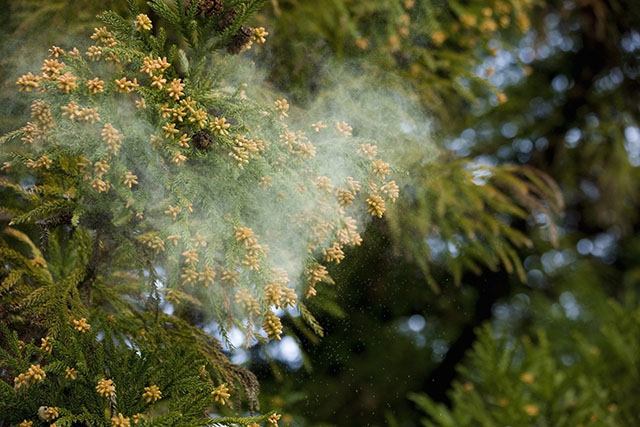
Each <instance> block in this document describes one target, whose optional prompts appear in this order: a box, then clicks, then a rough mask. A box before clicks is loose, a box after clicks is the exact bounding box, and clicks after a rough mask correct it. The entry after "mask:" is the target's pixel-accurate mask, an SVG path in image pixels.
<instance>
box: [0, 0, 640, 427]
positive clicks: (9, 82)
mask: <svg viewBox="0 0 640 427" xmlns="http://www.w3.org/2000/svg"><path fill="white" fill-rule="evenodd" d="M105 8H112V9H115V10H118V11H123V10H125V9H126V1H124V0H109V1H103V2H95V1H88V0H76V1H73V2H71V1H64V0H46V1H45V0H20V1H18V0H0V10H1V11H2V12H0V46H1V48H0V50H1V53H2V54H1V55H0V134H4V133H5V132H7V131H9V130H12V129H14V128H15V127H17V126H18V123H20V121H21V120H22V117H23V112H24V111H25V109H26V107H27V105H25V104H22V103H21V102H20V100H19V99H18V98H17V97H16V92H17V91H16V86H15V80H16V78H17V76H19V75H20V74H22V73H23V72H24V71H26V70H27V68H28V66H30V65H31V64H30V61H31V59H30V58H34V57H35V58H40V57H43V56H46V51H47V49H48V48H49V47H50V46H51V45H53V44H63V43H65V42H66V41H69V40H73V39H74V38H75V37H79V36H80V35H86V34H88V33H90V31H91V30H92V28H93V27H94V26H97V25H98V23H97V20H96V18H95V16H96V14H97V13H99V12H100V11H101V10H103V9H105ZM255 24H256V25H261V26H264V27H265V28H267V31H269V33H270V35H269V38H268V43H267V45H266V46H265V47H260V48H259V49H258V48H255V49H252V50H251V51H250V52H248V53H247V57H248V59H249V60H251V61H254V62H255V63H256V68H257V69H258V70H261V73H263V78H264V81H263V83H262V86H263V89H264V90H265V91H268V92H270V93H273V92H276V93H282V94H284V95H285V96H286V97H287V98H288V99H289V101H290V102H291V103H295V104H296V105H297V106H298V107H299V108H314V105H317V104H318V103H325V105H326V104H327V103H330V102H337V103H345V102H355V103H357V102H359V103H360V104H363V105H364V107H363V110H362V111H363V114H364V115H368V117H369V118H370V115H371V114H375V113H376V112H378V113H379V111H380V109H379V108H376V109H373V108H371V109H370V110H369V109H367V105H368V104H367V102H369V103H370V102H372V101H371V100H370V99H368V98H367V97H366V96H365V95H364V94H366V93H367V88H370V87H372V86H374V87H376V88H378V89H379V90H383V91H385V92H388V94H389V96H388V99H389V100H391V101H390V102H393V99H394V97H398V99H402V100H403V102H408V103H410V104H411V105H412V106H413V107H412V108H416V109H418V111H419V115H418V116H416V114H415V111H414V114H413V116H412V117H414V118H416V117H418V118H417V119H416V120H418V121H419V122H420V123H419V124H420V125H421V126H425V127H428V129H429V132H428V134H425V136H424V140H423V141H402V138H401V137H398V139H399V142H398V146H399V147H402V146H403V145H402V144H403V143H405V142H406V145H405V146H404V148H403V149H402V150H403V151H406V152H405V153H404V154H403V155H404V156H405V157H406V158H411V159H414V161H412V162H409V163H408V166H407V170H406V173H407V176H408V177H410V179H407V181H406V182H405V184H404V188H403V190H404V191H403V193H404V196H403V197H402V199H401V204H400V206H399V208H398V209H396V210H395V212H392V213H391V215H389V219H386V220H379V221H374V222H373V223H371V224H370V226H369V227H368V229H367V231H366V236H365V238H364V244H363V246H362V247H360V248H357V249H355V250H352V251H351V253H349V254H348V256H347V258H346V260H345V261H344V262H343V263H341V264H340V265H339V266H337V267H335V268H333V271H332V272H331V273H332V276H333V277H334V278H335V279H336V282H337V283H336V285H335V286H332V287H329V286H327V287H324V288H322V289H320V290H319V294H318V297H317V298H316V299H315V300H313V301H314V302H313V304H312V306H313V307H312V309H313V310H314V312H315V313H317V317H318V320H319V321H320V323H321V324H322V325H323V326H324V328H325V332H326V333H325V336H324V337H323V338H319V337H317V336H315V335H314V334H312V333H310V331H309V330H307V329H306V327H305V326H304V324H303V322H301V321H300V320H299V318H297V317H296V315H295V313H291V315H290V316H288V317H287V318H286V320H285V323H286V326H287V328H286V329H287V330H288V331H289V333H288V335H287V336H286V337H284V338H283V340H282V341H281V342H276V343H271V344H269V345H268V346H267V347H254V348H252V349H250V350H243V349H237V350H233V351H232V360H233V361H235V362H237V363H240V364H243V365H245V366H247V367H249V368H250V369H251V370H252V371H253V372H255V373H256V374H257V375H258V377H259V379H260V382H261V386H262V399H263V406H264V407H268V408H274V409H278V410H279V411H281V412H282V413H283V418H282V420H281V422H283V423H284V424H285V425H287V424H289V425H309V426H330V425H335V426H349V425H358V426H361V425H372V426H374V425H376V426H377V425H391V426H412V425H420V424H421V423H424V424H425V425H450V426H457V425H486V426H493V425H522V426H524V425H539V426H560V425H567V426H576V425H628V426H634V425H640V411H638V408H637V405H636V400H637V399H636V397H637V396H638V393H640V358H638V354H640V351H639V350H640V310H639V309H638V303H639V297H640V295H639V293H638V290H639V287H638V286H639V285H640V235H639V234H638V232H639V231H640V218H639V216H638V213H639V210H638V208H639V206H638V205H639V202H640V169H639V167H640V124H639V121H640V91H639V78H640V3H639V2H637V1H635V0H573V1H571V0H550V1H535V0H466V1H454V0H370V1H366V2H363V1H357V0H313V1H311V0H271V1H267V2H266V3H265V6H264V8H263V9H262V11H261V12H260V14H259V16H258V17H257V18H256V19H255ZM345 91H346V92H348V93H350V94H354V93H356V94H357V93H362V94H363V96H362V98H361V99H353V96H352V97H350V98H349V99H342V98H340V96H341V94H344V93H345ZM369 106H370V105H369ZM355 126H357V123H355V124H354V127H355ZM385 137H389V138H394V136H393V135H385ZM399 150H400V148H399ZM231 339H232V341H233V339H234V332H233V331H232V333H231ZM431 423H433V424H431Z"/></svg>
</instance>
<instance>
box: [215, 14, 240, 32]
mask: <svg viewBox="0 0 640 427" xmlns="http://www.w3.org/2000/svg"><path fill="white" fill-rule="evenodd" d="M236 16H238V12H236V10H235V9H228V10H225V11H224V12H222V14H221V15H220V18H218V23H217V24H216V30H218V31H224V30H226V29H227V28H229V27H230V26H231V24H233V21H235V20H236Z"/></svg>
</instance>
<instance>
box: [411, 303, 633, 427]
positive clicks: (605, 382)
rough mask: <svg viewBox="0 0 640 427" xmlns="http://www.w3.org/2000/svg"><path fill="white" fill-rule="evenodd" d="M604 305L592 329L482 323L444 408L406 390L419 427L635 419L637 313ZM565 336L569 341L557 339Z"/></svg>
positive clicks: (626, 421) (622, 422) (604, 422)
mask: <svg viewBox="0 0 640 427" xmlns="http://www.w3.org/2000/svg"><path fill="white" fill-rule="evenodd" d="M603 305H604V307H602V308H603V309H602V310H598V311H597V313H598V316H599V317H598V324H599V325H600V327H599V328H598V330H597V331H596V332H595V333H593V331H589V330H588V329H587V328H582V330H581V329H580V328H577V329H576V330H574V332H573V333H571V334H569V335H567V334H562V335H555V334H554V335H552V336H553V340H551V339H550V338H549V337H548V336H547V333H545V331H544V330H542V329H539V330H538V332H537V334H536V335H535V336H534V337H533V339H530V338H528V337H524V338H522V339H514V338H513V337H511V336H509V334H508V333H504V332H505V331H502V330H500V329H499V328H491V327H488V326H487V327H484V328H483V329H482V331H481V332H480V333H479V338H478V341H477V342H476V344H475V345H474V347H473V350H472V351H471V352H470V353H469V354H468V356H467V358H466V361H465V362H464V363H463V364H461V365H460V366H459V374H460V377H459V378H460V380H459V381H458V382H457V383H455V384H454V386H453V389H452V391H451V393H450V397H451V401H452V404H451V408H447V407H446V406H445V405H443V404H439V403H435V402H433V401H432V400H430V399H429V398H428V397H426V396H424V395H420V394H412V395H411V399H412V400H414V402H415V403H416V404H417V405H418V406H419V407H420V408H421V409H422V410H423V411H424V412H425V413H426V414H427V417H428V418H425V419H424V420H423V423H422V424H423V425H425V426H471V425H474V426H476V425H480V426H495V425H541V426H576V425H635V424H637V423H638V414H637V410H636V408H635V404H634V402H633V399H629V398H628V397H629V396H630V395H635V394H636V393H637V390H638V388H637V384H638V360H637V357H636V356H635V355H636V354H637V351H638V348H637V347H638V342H640V340H639V337H640V311H639V310H638V309H637V308H628V307H625V306H623V305H621V304H619V303H617V302H615V301H609V302H608V303H607V304H603ZM565 322H566V320H565ZM567 339H569V340H571V342H572V345H571V346H567V343H565V342H562V341H564V340H567ZM556 340H560V341H558V342H556Z"/></svg>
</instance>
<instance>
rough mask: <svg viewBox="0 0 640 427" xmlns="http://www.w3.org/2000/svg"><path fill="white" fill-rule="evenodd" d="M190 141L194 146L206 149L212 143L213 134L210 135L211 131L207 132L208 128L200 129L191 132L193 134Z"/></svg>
mask: <svg viewBox="0 0 640 427" xmlns="http://www.w3.org/2000/svg"><path fill="white" fill-rule="evenodd" d="M191 141H192V142H193V145H195V146H196V148H199V149H201V150H206V149H207V148H209V147H211V145H212V144H213V136H212V135H211V132H209V130H207V129H202V130H199V131H197V132H196V133H194V134H193V136H192V137H191Z"/></svg>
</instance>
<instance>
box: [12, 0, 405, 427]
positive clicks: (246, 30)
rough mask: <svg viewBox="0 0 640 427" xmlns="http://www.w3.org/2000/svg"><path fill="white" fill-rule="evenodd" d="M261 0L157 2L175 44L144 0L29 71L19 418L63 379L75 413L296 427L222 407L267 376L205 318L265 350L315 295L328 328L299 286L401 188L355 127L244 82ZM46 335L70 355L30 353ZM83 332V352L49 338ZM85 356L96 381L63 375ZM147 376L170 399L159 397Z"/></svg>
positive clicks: (16, 196)
mask: <svg viewBox="0 0 640 427" xmlns="http://www.w3.org/2000/svg"><path fill="white" fill-rule="evenodd" d="M261 3H262V2H261V1H253V0H247V1H229V2H224V4H223V3H222V2H220V1H204V0H202V1H193V2H187V3H184V2H182V1H179V0H176V1H175V2H172V3H166V2H163V1H160V0H154V1H151V2H149V7H150V8H151V9H152V10H153V11H154V12H155V14H156V15H157V16H159V17H160V18H161V19H162V21H163V22H164V23H165V24H166V25H167V26H168V27H169V28H171V34H172V39H173V38H178V39H179V40H178V41H176V42H175V43H173V42H170V41H169V38H168V37H167V32H165V30H164V28H162V27H157V26H156V25H157V23H155V24H154V22H152V21H151V19H150V18H149V17H148V16H147V15H146V14H143V13H141V11H140V10H138V7H137V5H136V3H135V2H133V1H132V2H129V14H130V15H129V17H127V18H125V17H122V16H120V15H119V14H117V13H115V12H113V11H109V12H105V13H103V14H102V15H101V16H100V19H101V20H102V21H103V23H104V24H105V26H104V27H101V28H96V29H95V30H94V33H93V35H92V36H91V40H92V42H93V44H91V45H89V46H88V47H87V48H86V51H85V52H84V53H81V52H80V50H79V49H78V48H76V47H66V46H65V47H64V48H63V47H59V46H52V47H51V48H50V49H49V58H48V59H46V60H45V61H44V64H43V65H42V68H41V69H40V73H36V74H33V73H31V72H29V73H27V74H25V75H23V76H22V77H20V78H19V79H18V81H17V86H18V88H19V89H20V91H21V92H24V93H25V95H26V96H27V97H30V98H31V99H33V101H32V103H31V107H30V115H31V121H29V122H28V123H27V124H26V125H25V126H23V127H22V128H20V129H18V130H16V131H13V132H10V133H8V134H6V135H5V136H4V137H2V138H1V139H0V143H2V144H3V150H2V153H1V154H0V157H1V159H0V162H2V164H3V167H2V173H3V175H4V176H3V178H2V180H1V181H0V188H1V191H2V192H3V200H7V203H6V205H5V206H3V207H2V213H3V221H4V223H3V231H2V234H1V235H0V237H1V238H2V240H1V242H2V247H1V249H2V250H1V251H0V257H1V258H2V262H3V264H4V265H5V266H6V269H5V270H4V271H3V272H2V273H1V274H2V276H1V279H2V293H1V294H0V298H2V307H3V308H2V312H1V315H2V320H3V322H6V324H7V326H8V328H9V329H8V330H7V331H5V332H6V333H5V342H4V344H5V345H6V347H7V348H11V350H7V351H6V354H7V357H8V359H7V369H6V370H4V371H3V372H2V375H3V379H4V380H5V383H4V385H3V387H5V393H6V396H7V400H6V404H7V405H8V406H7V407H6V411H3V412H2V421H4V420H5V419H6V420H8V421H10V422H18V421H20V420H22V419H24V420H27V421H25V422H27V423H28V421H29V420H33V419H34V417H35V416H36V415H38V416H40V418H42V417H43V415H42V414H39V413H37V412H38V411H37V410H36V409H38V408H39V406H37V405H38V404H39V403H38V402H40V401H42V400H46V399H44V396H45V395H46V394H47V390H53V389H55V392H51V393H50V394H51V395H52V397H51V398H50V399H48V400H50V402H43V403H42V404H41V406H49V407H54V408H56V409H55V411H54V410H51V411H50V412H49V413H47V414H45V416H44V417H45V418H46V420H47V421H52V420H53V418H57V417H60V420H61V421H60V422H61V423H63V425H66V424H64V423H67V424H70V423H73V422H75V421H78V422H83V423H85V424H95V425H103V424H105V423H106V424H108V423H109V422H110V423H111V424H112V425H113V426H121V425H122V426H124V425H129V424H128V423H129V422H130V421H129V419H130V418H131V417H134V415H137V414H138V413H140V412H141V411H146V412H145V417H146V419H148V422H149V423H151V424H150V425H156V424H157V425H176V423H178V424H179V425H205V424H209V423H211V422H215V423H217V424H250V423H255V422H256V421H258V422H260V421H264V420H267V422H268V423H269V424H271V425H276V424H277V419H278V416H277V415H276V414H267V415H266V416H264V417H262V418H258V419H254V418H228V419H227V418H217V419H216V420H215V421H212V420H211V419H210V418H209V417H207V415H208V412H209V410H210V409H211V408H213V407H214V403H215V404H216V405H215V407H220V410H221V411H222V412H225V411H226V410H225V409H224V405H227V406H231V403H232V402H233V401H235V402H236V405H234V406H235V410H236V411H239V410H240V403H241V401H242V400H245V401H246V402H248V405H249V409H250V410H252V411H255V410H257V409H258V408H257V389H258V385H257V382H256V380H255V377H254V376H253V374H251V373H250V372H248V371H246V370H245V369H243V368H241V367H238V366H235V365H233V364H231V363H230V362H229V360H228V359H227V358H226V356H225V355H224V354H223V352H222V344H221V343H220V342H219V341H218V338H216V337H214V336H212V335H210V334H208V333H206V332H205V329H204V328H205V327H208V328H214V329H218V330H219V331H220V335H221V339H222V340H224V341H227V343H228V339H227V338H226V334H227V332H228V331H229V329H230V328H231V327H233V326H237V327H239V328H241V329H242V330H244V331H245V334H246V344H247V346H250V345H252V344H254V343H255V342H256V341H258V342H267V341H268V340H269V339H278V340H279V339H280V335H281V333H282V324H281V321H280V319H279V317H278V316H277V315H276V313H275V311H276V309H286V308H287V307H294V306H296V305H297V306H298V307H299V312H300V314H301V318H302V319H303V320H304V321H305V322H306V323H307V324H308V325H309V327H310V328H311V329H312V330H313V331H314V332H315V333H317V334H320V335H321V334H322V328H321V326H320V325H319V324H318V322H317V321H316V320H315V319H314V318H313V315H312V314H311V312H310V311H309V310H307V309H306V307H305V306H304V304H303V303H302V302H300V301H299V300H300V299H303V298H310V297H313V296H314V295H315V293H316V290H315V287H316V286H317V285H319V284H320V283H323V282H326V283H331V282H332V281H331V278H330V277H329V276H328V272H327V270H326V268H325V267H324V265H322V264H320V262H326V263H329V262H335V263H339V262H340V261H341V260H342V259H343V258H344V251H343V248H344V247H346V246H357V245H359V244H360V242H361V241H362V239H361V237H360V235H359V234H358V231H357V228H358V225H359V223H362V222H364V220H365V219H366V218H367V217H371V216H375V217H382V215H383V213H384V212H385V210H386V206H387V204H391V203H393V202H395V200H396V198H397V197H398V191H399V188H398V186H397V185H396V183H395V181H393V180H388V177H389V175H390V173H391V167H390V165H389V164H388V163H386V162H385V161H383V160H382V158H381V157H380V156H379V154H378V147H377V146H376V145H375V141H373V140H371V139H369V138H365V137H362V136H359V135H358V131H357V129H356V130H354V129H353V128H352V127H351V126H350V125H349V124H348V123H346V122H344V121H339V120H336V121H335V122H332V123H328V124H325V123H324V122H322V121H317V122H315V123H313V124H312V123H311V121H306V120H307V118H306V117H302V116H303V115H304V114H303V113H300V116H301V119H300V120H298V119H297V117H291V118H289V114H291V115H292V116H293V115H294V113H293V112H292V111H289V108H290V106H289V104H288V102H287V101H286V99H280V100H276V101H275V102H273V104H263V103H260V102H258V101H255V100H252V99H251V98H250V97H249V96H248V95H247V91H250V90H251V89H250V88H247V85H246V84H243V83H242V82H240V81H237V79H236V80H234V71H238V70H240V69H242V67H243V66H244V65H243V63H242V61H241V60H240V59H238V58H237V57H233V56H231V55H228V54H237V53H241V52H242V51H244V50H246V49H248V48H249V47H250V46H251V44H252V43H253V42H256V43H264V41H265V36H266V32H265V31H264V29H261V28H256V29H254V28H251V27H249V26H247V25H246V22H247V20H248V19H249V17H250V16H251V15H253V14H254V13H255V11H256V10H257V9H258V8H259V7H260V5H261ZM223 49H224V50H226V52H227V53H228V54H225V53H223V52H221V51H222V50H223ZM83 50H84V49H83ZM31 95H32V96H31ZM299 126H304V128H306V129H305V130H302V129H300V128H299ZM308 134H309V135H308ZM307 135H308V136H307ZM380 151H382V148H381V149H380ZM359 206H361V207H359ZM34 240H39V241H40V242H39V243H40V244H39V245H36V244H34V243H33V241H34ZM260 324H261V326H262V331H261V330H260V329H259V326H260ZM74 331H77V332H80V333H81V334H86V335H82V336H81V337H82V339H80V340H78V341H73V340H76V339H77V338H76V336H77V335H78V334H77V333H76V332H74ZM88 331H90V332H88ZM17 339H20V340H22V341H23V342H24V343H27V344H25V345H27V347H25V348H26V350H24V352H23V350H20V349H19V348H18V349H17V350H16V345H15V342H16V340H17ZM38 340H44V341H42V348H41V350H42V351H44V352H45V353H47V354H49V355H50V357H49V356H47V355H45V354H44V353H43V354H41V356H42V357H41V358H40V360H38V361H37V362H39V364H37V365H36V364H33V363H32V365H33V366H31V365H29V366H28V361H30V360H34V359H35V356H36V355H38V354H39V353H37V352H35V353H34V351H35V350H34V348H33V344H29V343H32V342H36V343H37V342H38ZM67 341H69V342H70V343H71V342H73V343H74V344H73V346H72V347H71V348H75V350H74V351H73V352H71V353H68V352H65V351H64V350H63V349H62V348H61V347H59V346H58V345H53V348H52V349H50V348H49V343H55V342H60V343H65V342H67ZM169 343H170V345H171V346H169ZM187 348H188V349H189V352H187V351H186V350H185V349H187ZM94 355H95V356H96V357H97V358H96V359H93V357H94ZM9 356H10V357H9ZM98 356H99V357H98ZM179 359H182V360H181V362H180V363H177V362H176V361H177V360H179ZM74 360H75V362H74ZM83 360H86V362H83ZM34 362H35V360H34ZM201 362H203V363H201ZM76 365H78V368H74V366H76ZM67 367H69V368H70V369H77V376H78V377H79V379H80V377H81V379H80V381H79V382H78V383H71V382H69V381H62V380H61V379H60V378H59V377H60V375H61V372H62V371H61V370H62V369H63V368H64V369H66V368H67ZM170 367H175V369H172V368H170ZM42 369H43V370H44V371H43V372H44V373H45V374H46V373H50V374H48V375H46V376H45V374H43V373H42V371H41V370H42ZM163 370H171V371H172V372H171V373H170V374H169V373H168V374H167V375H166V377H165V378H162V379H160V378H157V377H158V376H159V372H162V371H163ZM143 371H144V372H143ZM196 371H197V375H196V374H194V372H196ZM54 374H55V375H54ZM69 376H71V374H69ZM100 377H101V378H103V380H102V381H100V383H99V384H98V385H97V386H96V384H95V383H96V381H98V380H100ZM156 378H157V379H156ZM51 381H53V382H54V383H55V384H50V382H51ZM107 381H109V383H107ZM111 382H112V383H113V384H115V385H113V384H111ZM151 382H153V384H152V383H151ZM41 383H42V384H41ZM7 384H9V385H7ZM76 384H83V386H84V389H83V390H84V391H83V392H82V393H80V394H78V393H72V392H73V390H74V389H73V387H75V386H76ZM41 385H42V387H44V389H42V388H41V387H40V386H41ZM12 386H13V388H12ZM112 386H113V387H115V390H116V391H115V392H113V391H111V390H110V387H112ZM143 386H144V387H152V386H154V387H159V390H160V392H161V393H162V400H163V402H166V404H164V405H156V406H153V405H151V406H153V408H149V409H148V408H147V406H149V405H147V406H144V405H143V404H142V403H141V399H143V397H144V395H142V394H141V392H140V390H141V389H142V387H143ZM51 387H52V388H51ZM92 387H93V388H95V390H92ZM96 387H97V388H96ZM50 388H51V389H50ZM151 390H152V391H154V392H155V391H156V389H155V388H153V389H151ZM147 392H149V393H150V391H149V390H147ZM25 393H26V394H25ZM96 393H97V394H98V395H102V397H108V398H109V399H111V400H109V399H107V400H104V399H103V400H101V399H99V398H98V396H97V395H96ZM116 393H117V394H116ZM23 394H25V395H24V396H23ZM70 394H71V395H72V396H73V397H71V398H65V399H63V398H62V397H55V398H54V396H68V395H70ZM230 395H233V400H229V399H230ZM116 396H118V399H116ZM159 397H160V396H159V395H158V398H159ZM241 398H244V399H241ZM76 399H77V400H76ZM83 399H89V400H90V401H91V402H92V403H91V404H85V403H83ZM17 400H20V401H22V402H23V403H22V404H17V402H16V401H17ZM147 400H149V399H147ZM156 400H157V399H155V397H154V398H153V399H151V401H149V402H147V403H150V404H153V403H155V401H156ZM107 409H108V410H107ZM38 410H39V409H38ZM105 411H106V412H105ZM54 415H55V416H54ZM178 419H179V420H180V421H177V420H178ZM74 420H75V421H74ZM134 421H135V420H134Z"/></svg>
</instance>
